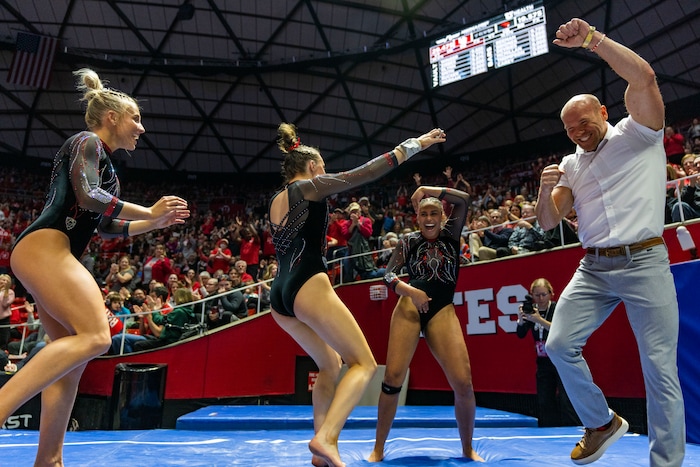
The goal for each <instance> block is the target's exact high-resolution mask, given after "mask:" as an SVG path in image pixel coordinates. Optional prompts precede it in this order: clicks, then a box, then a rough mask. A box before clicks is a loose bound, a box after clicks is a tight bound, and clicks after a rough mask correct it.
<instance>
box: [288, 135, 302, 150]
mask: <svg viewBox="0 0 700 467" xmlns="http://www.w3.org/2000/svg"><path fill="white" fill-rule="evenodd" d="M300 144H301V138H299V137H297V140H296V141H295V142H294V144H292V145H291V146H289V148H287V151H289V152H292V151H294V150H295V149H296V148H298V147H299V145H300Z"/></svg>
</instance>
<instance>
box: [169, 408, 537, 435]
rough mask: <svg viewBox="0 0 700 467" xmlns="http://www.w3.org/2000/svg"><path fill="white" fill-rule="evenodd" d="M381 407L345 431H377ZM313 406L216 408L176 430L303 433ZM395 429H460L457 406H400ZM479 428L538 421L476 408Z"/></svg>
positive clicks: (358, 411)
mask: <svg viewBox="0 0 700 467" xmlns="http://www.w3.org/2000/svg"><path fill="white" fill-rule="evenodd" d="M376 423H377V407H374V406H358V407H355V410H353V411H352V413H351V414H350V417H348V421H347V423H346V424H345V428H351V429H352V428H374V427H375V425H376ZM313 426H314V424H313V408H312V406H310V405H274V406H273V405H261V406H257V405H233V406H228V405H219V406H217V405H212V406H209V407H204V408H201V409H199V410H196V411H194V412H192V413H189V414H187V415H183V416H181V417H180V418H178V419H177V422H176V428H178V429H186V430H268V429H275V430H303V429H313ZM393 426H394V428H404V427H405V428H415V427H423V428H456V427H457V422H456V421H455V415H454V407H453V406H400V407H398V409H397V411H396V418H395V419H394V424H393ZM475 426H476V427H480V428H488V427H494V428H495V427H536V426H537V419H536V418H533V417H528V416H526V415H520V414H514V413H510V412H503V411H501V410H494V409H485V408H481V407H478V408H477V409H476V420H475Z"/></svg>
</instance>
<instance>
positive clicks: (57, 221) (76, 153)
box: [15, 131, 129, 258]
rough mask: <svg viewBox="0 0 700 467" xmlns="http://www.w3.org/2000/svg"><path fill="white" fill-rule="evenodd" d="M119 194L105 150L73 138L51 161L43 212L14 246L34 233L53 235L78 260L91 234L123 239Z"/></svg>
mask: <svg viewBox="0 0 700 467" xmlns="http://www.w3.org/2000/svg"><path fill="white" fill-rule="evenodd" d="M119 191H120V187H119V179H118V178H117V175H116V173H115V171H114V167H113V166H112V161H111V160H110V158H109V149H108V148H107V146H106V145H105V144H104V143H103V142H102V141H101V140H100V138H99V137H98V136H97V135H96V134H95V133H92V132H89V131H83V132H80V133H78V134H75V135H73V136H71V137H70V138H68V140H66V142H65V143H64V144H63V146H62V147H61V149H60V150H59V151H58V153H57V154H56V156H55V158H54V162H53V169H52V173H51V183H50V186H49V191H48V194H47V196H46V204H45V205H44V209H43V210H42V212H41V214H40V215H39V217H38V218H37V219H36V220H35V221H34V222H33V223H32V224H31V225H30V226H29V227H27V229H26V230H24V232H22V234H20V236H19V237H18V238H17V241H16V242H15V244H17V243H19V242H20V241H21V240H22V239H23V238H24V237H26V236H27V235H28V234H29V233H31V232H34V231H36V230H40V229H56V230H60V231H61V232H64V233H65V234H66V235H67V236H68V238H69V240H70V247H71V253H72V254H73V255H74V256H75V257H76V258H80V256H81V255H82V254H83V251H84V250H85V248H86V247H87V245H88V243H89V242H90V238H91V237H92V234H93V233H94V231H95V229H97V230H98V232H99V233H100V235H101V236H103V237H105V238H110V237H117V236H127V235H128V225H129V223H128V221H124V220H120V219H117V216H118V215H119V213H120V212H121V209H122V207H123V205H124V203H123V202H122V201H120V200H119Z"/></svg>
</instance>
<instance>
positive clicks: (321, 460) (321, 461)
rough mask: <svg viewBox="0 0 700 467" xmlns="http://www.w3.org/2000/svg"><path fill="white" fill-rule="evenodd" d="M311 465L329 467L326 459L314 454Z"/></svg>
mask: <svg viewBox="0 0 700 467" xmlns="http://www.w3.org/2000/svg"><path fill="white" fill-rule="evenodd" d="M311 465H313V466H314V467H328V462H326V460H325V459H324V458H322V457H319V456H317V455H316V454H314V455H312V456H311Z"/></svg>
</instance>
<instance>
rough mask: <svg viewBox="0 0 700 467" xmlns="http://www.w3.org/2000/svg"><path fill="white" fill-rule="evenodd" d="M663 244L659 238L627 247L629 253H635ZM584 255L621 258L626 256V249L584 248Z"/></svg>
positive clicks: (619, 247)
mask: <svg viewBox="0 0 700 467" xmlns="http://www.w3.org/2000/svg"><path fill="white" fill-rule="evenodd" d="M663 242H664V239H663V238H661V237H654V238H650V239H648V240H643V241H641V242H637V243H633V244H631V245H628V247H629V249H630V253H636V252H638V251H641V250H646V249H647V248H651V247H653V246H656V245H661V244H662V243H663ZM586 253H588V254H589V255H595V254H597V255H598V256H606V257H611V256H622V255H626V254H627V250H626V247H624V246H614V247H610V248H595V247H590V248H586Z"/></svg>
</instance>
